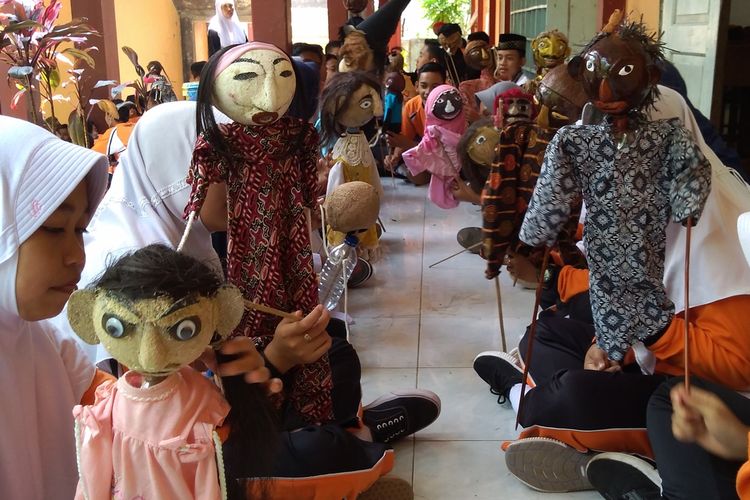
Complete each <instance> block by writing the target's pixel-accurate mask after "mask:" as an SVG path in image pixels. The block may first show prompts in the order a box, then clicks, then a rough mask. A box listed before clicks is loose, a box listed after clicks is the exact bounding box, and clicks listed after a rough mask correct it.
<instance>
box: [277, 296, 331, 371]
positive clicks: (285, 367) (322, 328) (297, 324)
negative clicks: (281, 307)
mask: <svg viewBox="0 0 750 500" xmlns="http://www.w3.org/2000/svg"><path fill="white" fill-rule="evenodd" d="M294 314H295V315H296V316H297V317H299V318H302V313H301V312H300V311H297V312H296V313H294ZM329 319H330V316H329V314H328V310H327V309H326V308H324V307H323V306H321V305H318V306H317V307H315V309H313V310H312V312H311V313H310V314H308V315H307V316H305V317H304V318H302V319H301V320H300V321H292V320H289V319H283V320H281V322H280V323H279V325H278V326H277V327H276V332H275V333H274V336H273V340H272V341H271V343H270V344H268V346H267V347H266V349H265V351H263V353H264V354H265V356H266V358H267V359H268V361H270V362H271V363H272V364H273V365H274V366H275V367H276V368H277V369H278V370H279V371H280V372H281V373H286V372H287V371H289V370H291V369H292V368H293V367H295V366H297V365H305V364H308V363H313V362H315V361H317V360H319V359H320V358H321V357H322V356H323V355H324V354H325V353H326V352H328V349H330V348H331V342H332V341H331V337H330V336H329V335H328V332H326V326H328V321H329Z"/></svg>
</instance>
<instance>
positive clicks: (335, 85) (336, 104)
mask: <svg viewBox="0 0 750 500" xmlns="http://www.w3.org/2000/svg"><path fill="white" fill-rule="evenodd" d="M380 91H381V88H380V83H378V81H377V80H375V79H374V78H373V77H372V76H371V75H370V74H368V73H366V72H364V71H353V72H349V73H336V74H335V75H333V76H332V77H331V79H330V80H329V81H328V83H327V84H326V86H325V88H324V89H323V93H322V94H321V95H320V128H321V134H320V140H321V142H322V143H323V144H328V143H329V142H334V141H335V139H337V138H338V137H339V136H341V135H342V134H343V133H344V132H345V131H346V130H347V129H359V128H360V127H362V126H363V125H365V124H366V123H368V122H369V121H370V120H372V119H373V118H374V117H376V116H383V100H382V99H381V98H380Z"/></svg>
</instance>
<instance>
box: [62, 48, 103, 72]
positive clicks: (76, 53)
mask: <svg viewBox="0 0 750 500" xmlns="http://www.w3.org/2000/svg"><path fill="white" fill-rule="evenodd" d="M62 53H63V54H65V55H69V56H72V57H75V58H76V59H78V60H79V61H83V62H85V63H86V64H87V65H88V66H89V68H95V67H96V62H95V61H94V58H93V57H91V56H90V55H89V54H88V53H87V52H86V51H84V50H81V49H75V48H73V47H69V48H67V49H65V50H63V51H62Z"/></svg>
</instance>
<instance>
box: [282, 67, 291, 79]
mask: <svg viewBox="0 0 750 500" xmlns="http://www.w3.org/2000/svg"><path fill="white" fill-rule="evenodd" d="M279 74H280V75H281V76H283V77H284V78H289V77H290V76H292V72H291V70H288V69H287V70H284V71H282V72H281V73H279Z"/></svg>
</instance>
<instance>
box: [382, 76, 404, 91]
mask: <svg viewBox="0 0 750 500" xmlns="http://www.w3.org/2000/svg"><path fill="white" fill-rule="evenodd" d="M405 88H406V79H405V78H404V75H402V74H401V73H398V72H395V71H394V72H392V73H388V74H387V75H385V90H386V92H389V93H391V94H401V93H402V92H403V91H404V89H405Z"/></svg>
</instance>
